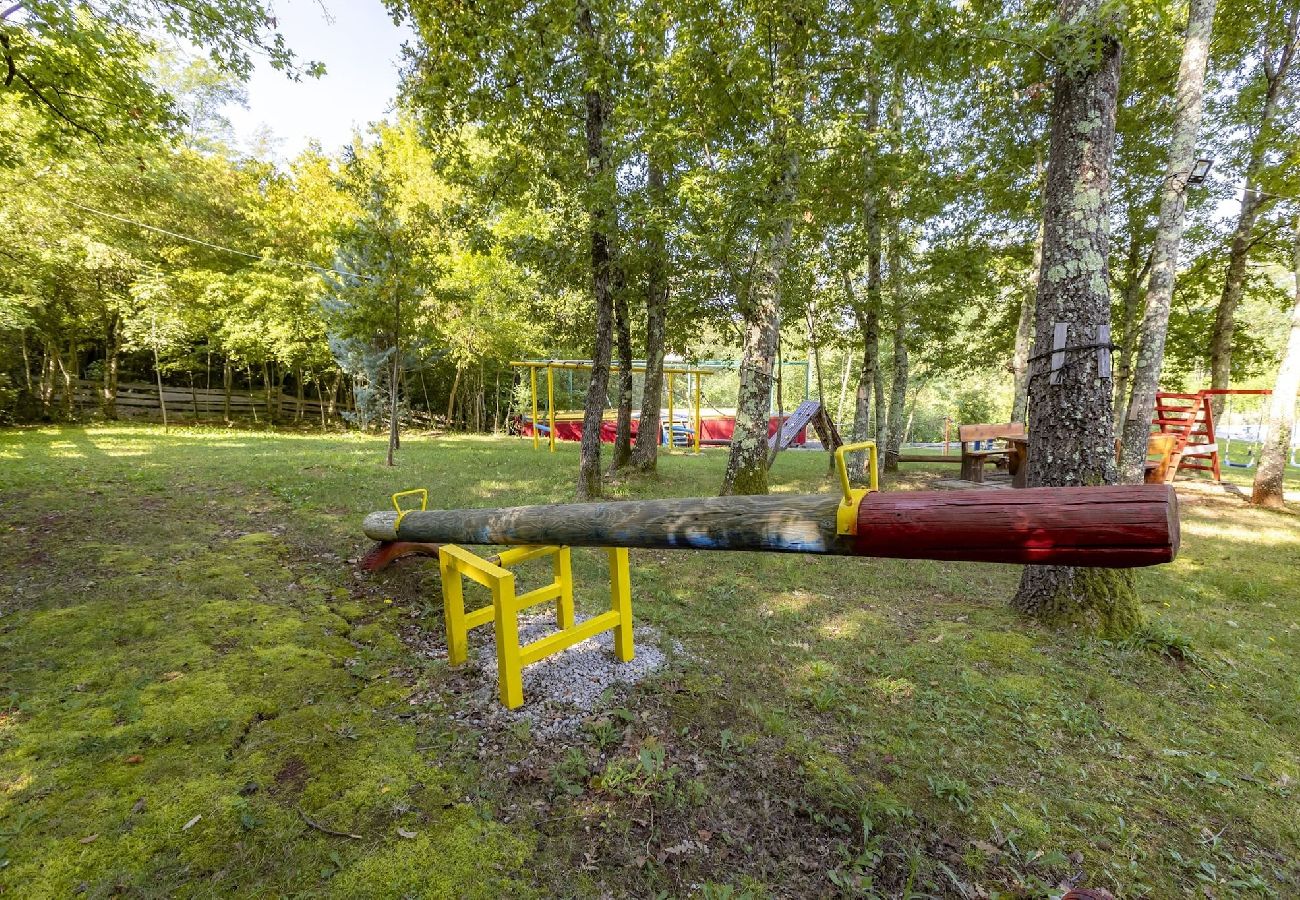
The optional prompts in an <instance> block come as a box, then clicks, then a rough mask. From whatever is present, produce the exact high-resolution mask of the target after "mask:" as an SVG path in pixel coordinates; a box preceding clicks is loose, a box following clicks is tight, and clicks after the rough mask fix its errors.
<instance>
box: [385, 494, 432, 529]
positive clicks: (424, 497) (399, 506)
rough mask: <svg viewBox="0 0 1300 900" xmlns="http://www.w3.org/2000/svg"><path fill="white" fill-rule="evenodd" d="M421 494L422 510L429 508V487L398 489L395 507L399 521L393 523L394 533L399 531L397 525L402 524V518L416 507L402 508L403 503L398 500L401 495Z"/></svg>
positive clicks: (394, 499) (394, 501) (394, 500)
mask: <svg viewBox="0 0 1300 900" xmlns="http://www.w3.org/2000/svg"><path fill="white" fill-rule="evenodd" d="M416 494H419V495H420V512H424V511H425V510H426V509H428V508H429V490H428V488H413V489H412V490H409V491H398V492H397V493H396V494H394V495H393V509H395V510H397V521H396V522H394V523H393V533H394V534H396V533H397V527H398V526H399V525H401V524H402V518H403V517H404V516H405V515H406V514H407V513H409V512H415V508H414V507H412V508H410V509H402V504H401V503H399V502H398V498H400V497H414V496H415V495H416Z"/></svg>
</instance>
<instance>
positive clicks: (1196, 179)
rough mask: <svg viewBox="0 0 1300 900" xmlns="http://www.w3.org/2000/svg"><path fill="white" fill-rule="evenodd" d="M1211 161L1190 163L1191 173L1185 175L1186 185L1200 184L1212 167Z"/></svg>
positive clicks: (1204, 160) (1202, 160)
mask: <svg viewBox="0 0 1300 900" xmlns="http://www.w3.org/2000/svg"><path fill="white" fill-rule="evenodd" d="M1213 163H1214V160H1212V159H1198V160H1197V161H1196V162H1194V163H1192V171H1190V172H1188V173H1187V183H1188V184H1202V183H1204V181H1205V179H1206V178H1208V177H1209V175H1210V166H1211V165H1213Z"/></svg>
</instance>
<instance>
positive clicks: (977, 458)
mask: <svg viewBox="0 0 1300 900" xmlns="http://www.w3.org/2000/svg"><path fill="white" fill-rule="evenodd" d="M1024 436H1025V426H1024V424H1023V423H1021V422H1006V423H1003V424H994V425H963V426H961V427H960V428H959V429H958V430H957V437H958V439H959V440H960V441H961V477H962V479H963V480H965V481H973V482H974V483H975V484H983V483H984V464H985V463H987V462H992V463H994V464H995V465H1000V466H1003V467H1007V466H1008V465H1009V463H1010V457H1011V453H1012V450H1011V448H1009V447H1000V448H995V449H992V450H977V449H975V448H976V447H977V446H978V445H979V444H980V443H983V442H984V441H997V440H1006V439H1007V438H1023V437H1024Z"/></svg>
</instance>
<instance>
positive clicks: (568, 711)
mask: <svg viewBox="0 0 1300 900" xmlns="http://www.w3.org/2000/svg"><path fill="white" fill-rule="evenodd" d="M574 618H575V624H576V623H581V622H583V621H585V620H586V619H588V618H589V616H585V615H582V614H581V613H579V614H577V615H576V616H575V617H574ZM556 630H557V629H556V625H555V613H554V612H551V611H538V612H535V613H525V614H523V615H521V616H520V617H519V642H520V644H530V643H532V642H533V641H536V640H540V639H541V638H544V637H546V636H547V635H548V634H552V633H554V632H555V631H556ZM632 640H633V650H634V654H635V655H634V656H633V658H632V660H631V661H630V662H619V660H618V657H616V656H615V655H614V633H613V632H612V631H604V632H601V633H600V634H597V635H595V636H593V637H590V638H587V639H586V640H585V641H582V642H580V643H577V644H574V645H573V646H572V647H568V648H566V649H564V650H561V651H560V652H559V653H557V654H555V655H554V656H548V657H547V658H546V659H543V660H539V661H538V662H535V663H533V664H531V665H529V666H525V667H524V671H523V685H524V705H523V706H522V707H520V708H519V709H516V710H509V709H506V708H505V707H504V706H502V705H501V703H500V701H499V700H498V699H497V659H496V644H495V640H494V635H493V632H492V628H491V626H485V627H483V628H476V629H474V630H473V631H471V632H470V636H469V641H470V660H469V666H468V669H467V674H469V673H471V672H472V673H473V681H475V682H477V683H478V686H477V688H476V689H475V690H474V692H473V694H472V695H471V696H470V697H469V698H467V699H468V700H469V701H470V702H469V703H467V704H466V705H465V707H463V709H462V711H461V712H457V713H454V714H453V716H454V718H456V719H458V720H460V721H462V722H465V723H466V724H469V725H473V726H476V727H483V726H487V725H493V724H496V725H507V724H510V723H513V722H519V721H526V722H528V723H529V727H530V730H531V733H532V735H533V737H535V738H547V737H559V736H562V735H565V734H569V733H572V732H574V731H576V730H577V729H578V728H579V727H580V726H581V725H582V723H583V722H584V721H586V720H587V719H588V718H590V716H591V714H592V713H594V712H596V711H597V710H599V709H601V708H603V707H606V706H609V705H612V704H613V702H614V698H615V697H617V696H618V695H619V694H621V693H622V692H623V691H625V690H626V689H627V688H629V687H631V686H632V685H635V684H637V683H639V682H641V681H644V680H645V679H646V678H648V677H649V676H651V675H653V674H654V673H655V672H658V671H660V670H661V669H663V668H664V666H665V665H666V664H667V661H668V659H667V656H666V655H665V653H664V651H663V649H662V644H661V637H660V635H659V633H658V631H656V629H654V628H652V627H651V626H649V625H634V626H633V629H632ZM673 650H674V651H675V652H681V651H680V648H679V647H676V646H674V647H673ZM445 653H446V650H445V649H442V650H441V652H436V651H435V652H434V653H430V655H435V654H436V655H438V656H444V655H445Z"/></svg>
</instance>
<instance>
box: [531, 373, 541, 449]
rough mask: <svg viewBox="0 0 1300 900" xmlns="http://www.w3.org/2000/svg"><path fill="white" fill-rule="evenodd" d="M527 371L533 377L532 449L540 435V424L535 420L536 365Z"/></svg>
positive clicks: (534, 447) (535, 447) (535, 446)
mask: <svg viewBox="0 0 1300 900" xmlns="http://www.w3.org/2000/svg"><path fill="white" fill-rule="evenodd" d="M528 373H529V374H530V375H532V377H533V449H534V450H536V449H537V439H538V436H539V435H540V433H541V432H540V431H539V430H538V429H539V426H540V425H541V424H542V423H541V422H539V421H537V367H536V366H529V367H528Z"/></svg>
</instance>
